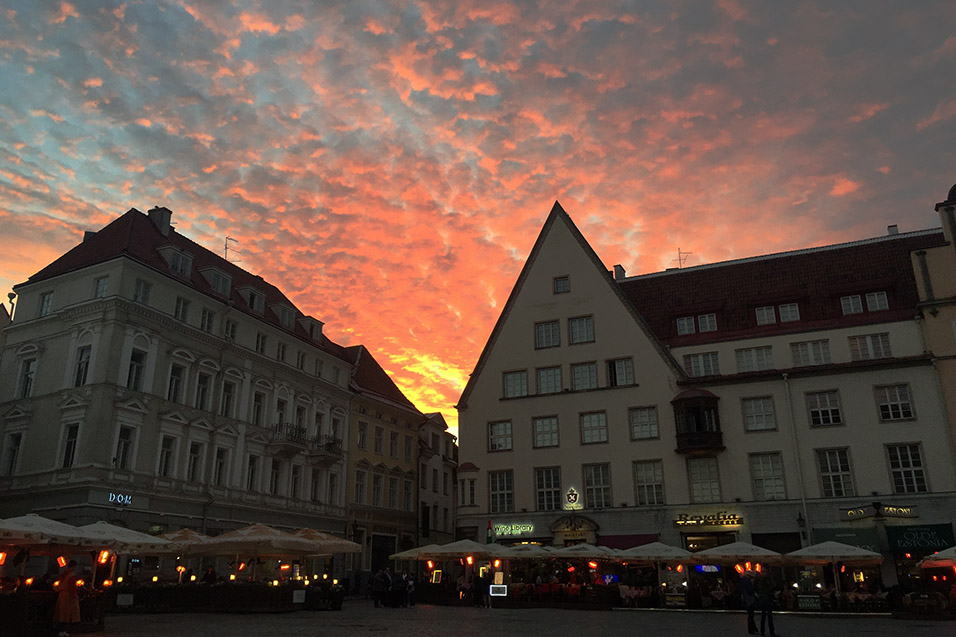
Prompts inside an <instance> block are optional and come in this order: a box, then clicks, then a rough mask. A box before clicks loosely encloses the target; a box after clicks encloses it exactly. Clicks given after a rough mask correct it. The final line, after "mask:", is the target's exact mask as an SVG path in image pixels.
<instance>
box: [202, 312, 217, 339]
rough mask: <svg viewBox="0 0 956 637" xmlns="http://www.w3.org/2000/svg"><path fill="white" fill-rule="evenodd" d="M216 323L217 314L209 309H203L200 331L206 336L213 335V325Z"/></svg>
mask: <svg viewBox="0 0 956 637" xmlns="http://www.w3.org/2000/svg"><path fill="white" fill-rule="evenodd" d="M215 321H216V313H215V312H213V311H212V310H210V309H208V308H205V307H204V308H203V309H202V312H201V313H200V316H199V329H201V330H202V331H203V332H205V333H206V334H212V331H213V324H214V323H215Z"/></svg>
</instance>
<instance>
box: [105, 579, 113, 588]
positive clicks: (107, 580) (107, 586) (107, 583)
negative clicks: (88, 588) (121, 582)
mask: <svg viewBox="0 0 956 637" xmlns="http://www.w3.org/2000/svg"><path fill="white" fill-rule="evenodd" d="M112 585H113V580H109V579H105V580H103V588H109V587H110V586H112Z"/></svg>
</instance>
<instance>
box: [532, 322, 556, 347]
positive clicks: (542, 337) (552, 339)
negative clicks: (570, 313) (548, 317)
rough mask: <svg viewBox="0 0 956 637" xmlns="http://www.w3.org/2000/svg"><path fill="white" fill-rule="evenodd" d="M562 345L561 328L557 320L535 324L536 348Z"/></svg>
mask: <svg viewBox="0 0 956 637" xmlns="http://www.w3.org/2000/svg"><path fill="white" fill-rule="evenodd" d="M559 345H561V328H560V327H559V326H558V322H557V321H546V322H544V323H535V325H534V346H535V349H542V348H545V347H558V346H559Z"/></svg>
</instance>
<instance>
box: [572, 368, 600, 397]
mask: <svg viewBox="0 0 956 637" xmlns="http://www.w3.org/2000/svg"><path fill="white" fill-rule="evenodd" d="M595 388H597V363H575V364H573V365H571V389H573V390H575V391H580V390H582V389H595Z"/></svg>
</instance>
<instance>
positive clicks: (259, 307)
mask: <svg viewBox="0 0 956 637" xmlns="http://www.w3.org/2000/svg"><path fill="white" fill-rule="evenodd" d="M249 308H250V309H251V310H252V311H253V312H256V313H257V314H262V313H263V312H265V309H266V297H264V296H262V295H261V294H259V293H258V292H253V291H251V290H250V291H249Z"/></svg>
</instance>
